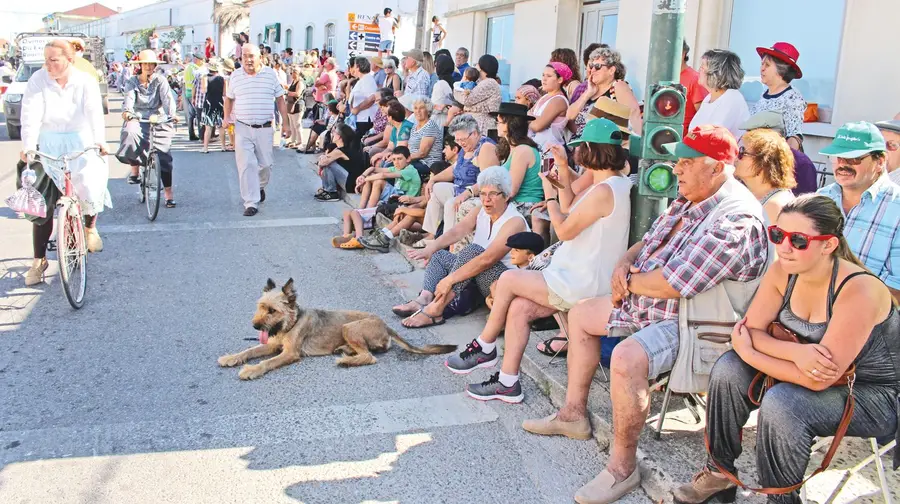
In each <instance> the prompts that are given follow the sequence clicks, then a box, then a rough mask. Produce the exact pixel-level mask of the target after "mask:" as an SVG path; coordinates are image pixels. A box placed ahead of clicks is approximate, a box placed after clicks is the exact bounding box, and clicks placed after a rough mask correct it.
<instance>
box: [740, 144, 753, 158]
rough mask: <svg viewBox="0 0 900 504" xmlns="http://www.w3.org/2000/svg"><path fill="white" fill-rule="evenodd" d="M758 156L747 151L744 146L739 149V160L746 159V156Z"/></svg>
mask: <svg viewBox="0 0 900 504" xmlns="http://www.w3.org/2000/svg"><path fill="white" fill-rule="evenodd" d="M757 155H758V154H757V153H755V152H750V151H748V150H747V149H746V148H744V146H743V145H742V146H741V147H740V148H739V149H738V155H737V158H738V159H744V156H750V157H756V156H757Z"/></svg>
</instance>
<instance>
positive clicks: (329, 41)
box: [324, 23, 335, 53]
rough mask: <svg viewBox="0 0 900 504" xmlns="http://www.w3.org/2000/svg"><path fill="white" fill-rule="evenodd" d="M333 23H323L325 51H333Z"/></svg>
mask: <svg viewBox="0 0 900 504" xmlns="http://www.w3.org/2000/svg"><path fill="white" fill-rule="evenodd" d="M334 39H335V35H334V23H328V24H327V25H325V47H324V49H325V50H326V51H331V52H332V53H333V52H334Z"/></svg>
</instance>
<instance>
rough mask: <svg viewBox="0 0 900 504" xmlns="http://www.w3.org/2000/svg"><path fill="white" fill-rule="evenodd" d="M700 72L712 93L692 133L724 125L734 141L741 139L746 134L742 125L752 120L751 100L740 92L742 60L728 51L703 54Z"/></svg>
mask: <svg viewBox="0 0 900 504" xmlns="http://www.w3.org/2000/svg"><path fill="white" fill-rule="evenodd" d="M699 72H700V78H699V80H698V82H699V83H700V85H701V86H703V87H705V88H706V89H707V90H709V94H708V95H706V98H704V99H703V101H702V102H701V103H700V108H699V109H697V114H696V115H695V116H694V118H693V119H691V124H690V126H688V131H693V129H694V128H696V127H697V126H703V125H706V124H712V125H715V126H724V127H726V128H728V131H730V132H731V134H732V135H734V138H741V135H742V134H743V133H744V132H743V131H741V129H740V126H741V125H742V124H744V122H746V121H747V119H748V118H749V117H750V109H749V108H748V107H747V100H745V99H744V95H742V94H741V91H740V89H741V84H743V83H744V69H743V68H741V58H740V57H739V56H738V55H737V54H735V53H733V52H731V51H726V50H725V49H711V50H709V51H706V52H705V53H703V58H702V59H701V60H700V70H699Z"/></svg>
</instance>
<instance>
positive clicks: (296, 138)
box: [288, 114, 302, 146]
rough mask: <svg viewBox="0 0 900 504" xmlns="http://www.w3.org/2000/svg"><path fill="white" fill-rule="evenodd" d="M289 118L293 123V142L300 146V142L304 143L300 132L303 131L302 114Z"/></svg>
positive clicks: (292, 115)
mask: <svg viewBox="0 0 900 504" xmlns="http://www.w3.org/2000/svg"><path fill="white" fill-rule="evenodd" d="M288 118H289V119H290V121H291V141H292V142H294V143H295V144H296V145H298V146H299V145H300V142H301V141H302V140H301V138H300V132H301V130H302V128H301V124H302V123H301V120H302V118H301V114H291V115H289V116H288Z"/></svg>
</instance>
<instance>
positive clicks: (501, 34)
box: [484, 14, 514, 96]
mask: <svg viewBox="0 0 900 504" xmlns="http://www.w3.org/2000/svg"><path fill="white" fill-rule="evenodd" d="M513 20H514V15H513V14H507V15H504V16H493V17H489V18H488V20H487V44H486V47H485V50H484V52H485V53H487V54H491V55H493V56H494V57H495V58H497V61H498V62H499V63H500V70H499V71H498V72H497V76H498V77H500V82H501V84H500V89H501V93H503V96H508V94H509V79H510V77H509V70H510V64H509V60H510V58H511V57H512V52H513Z"/></svg>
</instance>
